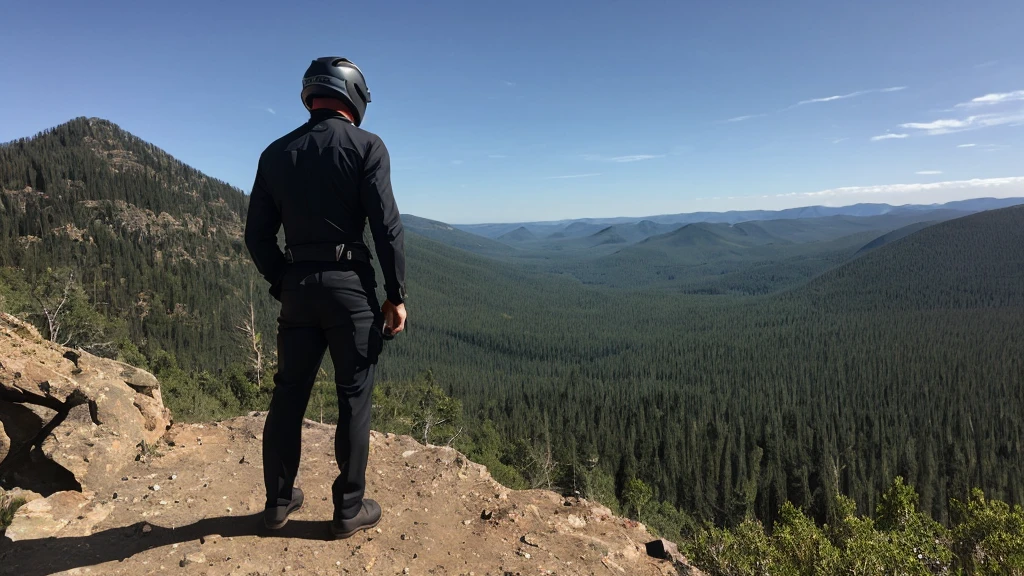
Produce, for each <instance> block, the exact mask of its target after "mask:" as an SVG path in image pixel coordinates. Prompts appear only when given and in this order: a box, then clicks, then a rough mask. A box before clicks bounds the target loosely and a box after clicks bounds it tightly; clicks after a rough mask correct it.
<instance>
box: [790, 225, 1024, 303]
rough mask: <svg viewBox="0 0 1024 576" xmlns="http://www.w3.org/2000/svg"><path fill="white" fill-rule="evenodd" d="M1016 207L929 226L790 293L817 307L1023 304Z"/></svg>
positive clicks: (1022, 247) (1021, 236) (1023, 260)
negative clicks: (849, 305)
mask: <svg viewBox="0 0 1024 576" xmlns="http://www.w3.org/2000/svg"><path fill="white" fill-rule="evenodd" d="M1022 280H1024V206H1015V207H1011V208H1002V209H999V210H991V211H986V212H980V213H978V214H973V215H970V216H965V217H963V218H957V219H955V220H950V221H947V222H942V223H939V224H936V225H934V226H929V227H927V228H924V229H923V230H920V231H917V232H914V233H912V234H909V235H906V236H905V237H904V238H902V239H898V240H895V241H893V242H891V243H888V244H886V245H884V246H882V247H881V248H878V249H876V250H873V251H871V252H868V253H867V254H865V255H863V256H862V257H860V258H857V259H856V260H854V261H852V262H850V263H848V264H846V265H844V266H841V267H838V268H836V269H835V270H831V271H829V272H826V273H825V274H823V275H821V276H820V277H818V278H816V279H814V281H812V282H810V283H809V284H807V286H805V287H803V288H801V289H799V290H798V292H797V294H799V295H800V296H801V297H804V298H806V299H808V300H810V301H812V302H814V303H815V305H816V306H818V307H820V308H822V309H833V308H834V307H835V306H838V305H840V303H843V304H842V305H848V304H846V303H851V304H852V305H856V306H860V307H866V308H870V309H891V308H898V309H915V310H916V309H942V310H952V309H976V308H1007V307H1024V281H1022Z"/></svg>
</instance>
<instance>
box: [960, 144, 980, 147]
mask: <svg viewBox="0 0 1024 576" xmlns="http://www.w3.org/2000/svg"><path fill="white" fill-rule="evenodd" d="M975 146H977V144H957V145H956V147H957V148H974V147H975Z"/></svg>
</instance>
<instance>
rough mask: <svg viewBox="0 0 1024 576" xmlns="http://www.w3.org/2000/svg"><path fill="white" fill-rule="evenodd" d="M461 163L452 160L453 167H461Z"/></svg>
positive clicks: (460, 161)
mask: <svg viewBox="0 0 1024 576" xmlns="http://www.w3.org/2000/svg"><path fill="white" fill-rule="evenodd" d="M462 162H463V161H462V160H452V164H453V165H455V166H461V165H462Z"/></svg>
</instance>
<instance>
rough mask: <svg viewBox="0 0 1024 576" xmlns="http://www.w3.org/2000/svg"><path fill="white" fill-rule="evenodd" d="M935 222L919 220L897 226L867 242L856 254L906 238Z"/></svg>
mask: <svg viewBox="0 0 1024 576" xmlns="http://www.w3.org/2000/svg"><path fill="white" fill-rule="evenodd" d="M933 224H935V222H931V221H926V222H918V223H916V224H910V225H909V226H904V227H903V228H897V229H896V230H893V231H892V232H889V233H887V234H882V235H881V236H879V237H878V238H875V239H874V240H872V241H871V242H868V243H867V244H865V245H864V247H863V248H861V249H860V250H858V251H857V254H856V255H858V256H859V255H861V254H864V253H866V252H870V251H872V250H874V249H876V248H880V247H882V246H885V245H886V244H889V243H892V242H895V241H897V240H899V239H900V238H905V237H907V236H910V235H911V234H913V233H914V232H917V231H918V230H924V229H925V228H927V227H929V226H931V225H933Z"/></svg>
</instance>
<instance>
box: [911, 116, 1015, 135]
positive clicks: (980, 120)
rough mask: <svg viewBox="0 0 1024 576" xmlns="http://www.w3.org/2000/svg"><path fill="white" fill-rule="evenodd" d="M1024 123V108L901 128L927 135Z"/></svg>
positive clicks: (913, 123) (944, 119)
mask: <svg viewBox="0 0 1024 576" xmlns="http://www.w3.org/2000/svg"><path fill="white" fill-rule="evenodd" d="M1008 124H1009V125H1016V124H1024V110H1017V111H1013V112H996V113H992V114H975V115H973V116H968V117H966V118H942V119H939V120H933V121H931V122H907V123H906V124H900V127H901V128H909V129H911V130H921V131H923V132H924V133H925V134H927V135H929V136H938V135H940V134H952V133H954V132H963V131H965V130H977V129H979V128H991V127H993V126H1003V125H1008Z"/></svg>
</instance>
